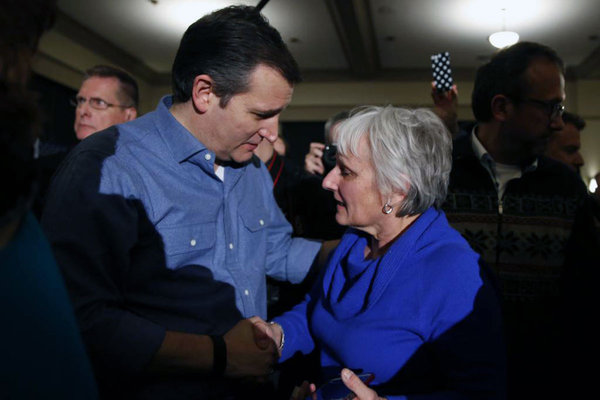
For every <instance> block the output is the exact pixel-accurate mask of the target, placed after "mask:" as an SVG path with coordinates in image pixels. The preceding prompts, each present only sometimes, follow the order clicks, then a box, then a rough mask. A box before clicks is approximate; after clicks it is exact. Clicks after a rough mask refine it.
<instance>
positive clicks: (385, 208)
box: [381, 203, 394, 214]
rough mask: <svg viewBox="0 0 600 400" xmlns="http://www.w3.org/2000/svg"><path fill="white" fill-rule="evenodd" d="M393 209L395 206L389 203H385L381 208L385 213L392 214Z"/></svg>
mask: <svg viewBox="0 0 600 400" xmlns="http://www.w3.org/2000/svg"><path fill="white" fill-rule="evenodd" d="M393 210H394V207H392V206H390V205H389V204H388V203H385V205H384V206H383V208H382V209H381V212H383V213H384V214H390V213H391V212H392V211H393Z"/></svg>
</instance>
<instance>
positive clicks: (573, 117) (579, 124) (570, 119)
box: [562, 111, 585, 131]
mask: <svg viewBox="0 0 600 400" xmlns="http://www.w3.org/2000/svg"><path fill="white" fill-rule="evenodd" d="M562 119H563V122H564V123H565V124H572V125H574V126H575V128H577V130H578V131H582V130H583V128H585V120H584V119H583V118H581V117H580V116H579V115H577V114H575V113H572V112H568V111H565V112H564V113H563V115H562Z"/></svg>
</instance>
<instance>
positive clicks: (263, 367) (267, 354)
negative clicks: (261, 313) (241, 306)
mask: <svg viewBox="0 0 600 400" xmlns="http://www.w3.org/2000/svg"><path fill="white" fill-rule="evenodd" d="M224 339H225V343H226V345H227V368H226V369H225V375H226V376H229V377H244V376H253V377H261V376H266V375H268V374H270V373H271V372H272V370H273V364H275V362H276V361H277V348H276V346H275V343H274V342H273V340H272V338H271V337H270V336H269V335H268V334H267V333H266V331H265V330H263V329H261V327H260V326H255V324H254V323H253V322H252V321H250V320H243V321H240V322H238V323H237V324H236V325H235V326H234V327H233V328H231V330H230V331H229V332H227V333H226V334H225V336H224Z"/></svg>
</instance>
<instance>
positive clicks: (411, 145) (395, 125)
mask: <svg viewBox="0 0 600 400" xmlns="http://www.w3.org/2000/svg"><path fill="white" fill-rule="evenodd" d="M338 133H339V136H338V152H339V153H340V154H341V155H343V156H348V155H349V154H352V155H354V156H356V155H358V147H359V143H360V140H361V138H362V137H363V136H364V135H367V140H368V143H369V146H370V150H371V162H372V163H373V168H374V169H375V173H376V177H377V185H378V187H379V191H380V192H381V194H382V195H383V196H384V197H385V196H386V195H388V194H391V193H393V192H400V193H402V194H403V195H404V196H406V197H405V199H404V201H403V202H402V204H401V205H400V206H399V209H398V211H397V213H396V215H398V216H404V215H416V214H420V213H422V212H424V211H425V210H427V209H428V208H429V207H431V206H432V205H434V206H435V207H436V208H440V207H441V205H442V203H443V202H444V200H445V199H446V193H447V190H448V180H449V176H450V170H451V168H452V138H451V135H450V133H449V132H448V130H447V129H446V127H445V126H444V124H443V122H442V121H441V120H440V119H439V118H438V117H437V116H436V115H435V114H434V113H433V112H431V111H430V110H427V109H424V108H421V109H416V110H409V109H405V108H399V107H392V106H386V107H374V106H369V107H364V108H360V109H357V110H355V111H353V112H352V115H351V117H350V118H348V119H346V120H345V121H343V122H341V123H340V125H339V127H338Z"/></svg>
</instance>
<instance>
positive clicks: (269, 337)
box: [249, 316, 283, 357]
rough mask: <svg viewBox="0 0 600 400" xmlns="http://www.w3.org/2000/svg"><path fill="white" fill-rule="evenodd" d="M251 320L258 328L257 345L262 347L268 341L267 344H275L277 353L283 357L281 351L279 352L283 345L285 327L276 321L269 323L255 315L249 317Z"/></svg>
mask: <svg viewBox="0 0 600 400" xmlns="http://www.w3.org/2000/svg"><path fill="white" fill-rule="evenodd" d="M249 319H250V321H252V323H253V324H254V328H255V329H256V330H257V333H256V335H255V340H257V343H256V345H257V346H258V347H262V346H264V344H265V341H267V344H269V345H271V344H274V345H275V348H276V349H277V354H278V355H279V356H280V357H281V353H280V352H279V348H280V347H281V337H282V336H283V329H282V328H281V325H279V324H277V323H274V324H269V323H268V322H265V321H264V320H263V319H262V318H260V317H257V316H254V317H251V318H249Z"/></svg>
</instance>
